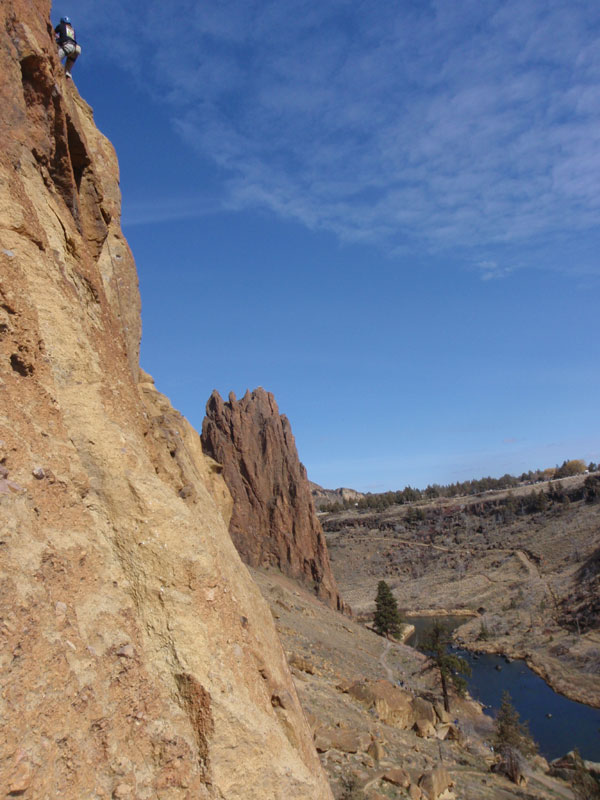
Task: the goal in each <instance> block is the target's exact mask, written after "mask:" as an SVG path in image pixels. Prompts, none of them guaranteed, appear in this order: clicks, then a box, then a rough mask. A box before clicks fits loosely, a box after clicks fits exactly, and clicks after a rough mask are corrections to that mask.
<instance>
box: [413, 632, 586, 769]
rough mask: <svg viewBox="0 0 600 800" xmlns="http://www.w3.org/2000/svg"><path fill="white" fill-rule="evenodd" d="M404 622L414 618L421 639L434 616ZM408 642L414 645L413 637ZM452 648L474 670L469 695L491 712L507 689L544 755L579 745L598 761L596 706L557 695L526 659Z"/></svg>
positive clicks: (566, 750)
mask: <svg viewBox="0 0 600 800" xmlns="http://www.w3.org/2000/svg"><path fill="white" fill-rule="evenodd" d="M441 621H442V622H444V623H446V622H447V623H448V624H450V623H451V624H452V626H453V627H456V626H457V625H460V624H462V623H463V622H464V621H465V618H464V617H462V618H456V617H454V618H453V617H444V618H443V619H442V620H441ZM407 622H410V623H411V624H413V625H415V623H416V622H418V626H417V625H415V627H417V634H418V635H419V636H420V637H421V638H422V636H423V633H424V632H425V630H426V629H427V628H428V627H429V626H431V625H432V624H433V622H434V620H433V619H432V618H431V617H419V618H408V619H407ZM408 644H411V645H412V646H416V644H415V642H414V640H413V641H410V640H409V641H408ZM456 652H457V653H458V655H460V656H461V657H462V658H464V659H465V660H466V661H468V662H469V665H470V667H471V670H472V675H471V677H470V678H468V679H467V682H468V686H469V692H470V694H471V695H472V696H473V697H475V698H476V699H477V700H479V701H480V702H482V703H484V705H486V706H489V707H490V708H489V709H488V712H489V710H490V709H491V713H492V714H493V715H495V712H496V711H497V710H498V708H499V707H500V702H501V700H502V693H503V692H504V691H508V692H509V693H510V696H511V698H512V702H513V705H514V706H515V708H516V709H517V711H518V712H519V715H520V717H521V719H522V720H526V721H528V723H529V729H530V731H531V734H532V735H533V738H534V739H535V740H536V742H537V743H538V744H539V746H540V752H541V754H542V755H543V756H545V757H546V758H548V759H552V758H558V757H559V756H562V755H564V754H565V753H567V752H568V751H569V750H573V748H574V747H577V748H579V752H580V753H581V755H582V756H583V758H585V759H588V760H590V761H600V709H598V708H591V707H590V706H586V705H584V704H583V703H576V702H575V701H573V700H568V699H567V698H566V697H563V696H562V695H560V694H557V693H556V692H554V691H553V690H552V689H551V688H550V687H549V686H548V684H547V683H546V682H545V681H543V680H542V679H541V678H540V677H538V676H537V675H536V674H535V673H534V672H532V671H531V670H530V669H529V667H528V666H527V665H526V664H525V662H524V661H511V662H510V663H507V661H506V659H505V658H504V657H503V656H493V655H485V654H482V655H478V656H477V657H476V658H475V656H474V654H472V653H470V652H468V651H466V650H458V651H456ZM497 667H500V669H497Z"/></svg>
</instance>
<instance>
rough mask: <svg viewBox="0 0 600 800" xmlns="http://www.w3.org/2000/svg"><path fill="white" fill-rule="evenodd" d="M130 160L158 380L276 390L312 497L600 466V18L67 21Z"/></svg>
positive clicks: (340, 2)
mask: <svg viewBox="0 0 600 800" xmlns="http://www.w3.org/2000/svg"><path fill="white" fill-rule="evenodd" d="M65 13H66V14H69V15H70V16H71V17H72V19H73V23H74V25H75V28H76V30H77V33H78V39H79V41H80V43H81V45H82V47H83V54H82V56H81V58H80V59H79V61H78V63H77V65H76V67H75V72H74V76H75V81H76V84H77V86H78V88H79V90H80V91H81V93H82V95H83V96H84V97H85V99H86V100H87V101H88V102H89V103H90V104H91V105H92V107H93V108H94V111H95V117H96V122H97V124H98V126H99V127H100V129H101V130H103V131H104V132H105V133H106V134H107V135H108V136H109V138H110V139H111V140H112V141H113V143H114V144H115V146H116V148H117V152H118V155H119V159H120V164H121V188H122V191H123V227H124V231H125V234H126V236H127V238H128V240H129V242H130V244H131V246H132V249H133V252H134V255H135V257H136V262H137V266H138V272H139V275H140V287H141V292H142V302H143V326H144V337H143V342H142V365H143V366H144V368H145V369H147V370H148V371H149V372H151V373H152V374H153V375H154V377H155V379H156V382H157V385H158V387H159V388H160V389H161V390H162V391H164V392H165V393H166V394H168V395H169V397H170V398H171V400H172V401H173V403H174V405H175V406H176V407H178V408H179V409H180V410H181V411H182V412H183V413H184V414H185V415H186V416H187V417H188V419H190V421H191V422H192V423H193V424H194V425H195V426H196V427H200V426H201V423H202V417H203V414H204V405H205V403H206V400H207V398H208V396H209V394H210V392H211V391H212V389H213V388H216V389H218V390H219V391H220V393H221V394H222V395H224V396H227V394H228V393H229V391H230V390H233V391H235V392H236V394H237V395H238V396H240V395H241V394H243V393H244V391H245V390H246V389H247V388H250V389H253V388H255V387H256V386H263V387H264V388H266V389H268V390H269V391H272V392H273V393H274V395H275V397H276V399H277V402H278V404H279V407H280V410H281V411H282V412H283V413H285V414H287V416H288V417H289V418H290V421H291V423H292V428H293V430H294V433H295V436H296V442H297V445H298V450H299V453H300V457H301V459H302V460H303V462H304V463H305V465H306V467H307V470H308V473H309V477H310V478H311V479H312V480H315V481H316V482H318V483H321V484H322V485H325V486H328V487H331V488H333V487H336V486H341V485H344V486H351V487H354V488H357V489H361V490H369V491H382V490H385V489H396V488H402V487H403V486H404V485H406V484H412V485H416V486H424V485H426V484H427V483H430V482H431V483H433V482H439V483H448V482H451V481H455V480H462V479H466V478H471V477H479V476H481V475H487V474H492V475H500V474H502V473H504V472H506V471H509V472H513V473H519V472H521V471H523V470H525V469H529V468H535V467H545V466H552V465H554V464H556V463H557V462H560V461H562V460H563V459H565V458H579V457H581V458H585V459H587V460H592V459H593V460H595V461H598V460H600V433H599V430H598V424H597V419H598V405H599V404H598V397H599V390H600V372H599V369H598V366H599V363H600V359H599V354H600V353H599V351H600V344H599V341H600V337H599V336H598V305H599V303H598V300H599V295H600V261H599V255H598V253H599V252H600V226H599V220H600V208H599V206H600V124H599V123H600V46H599V45H600V15H599V14H598V6H597V3H595V2H586V1H585V0H568V1H567V0H564V1H563V0H544V2H541V0H539V1H538V0H536V1H534V0H519V2H513V1H512V0H506V1H505V2H482V1H481V0H455V2H448V0H436V1H435V2H426V1H424V0H419V1H418V2H417V1H416V0H414V2H413V0H400V1H399V2H396V3H389V2H385V3H384V2H380V1H379V0H371V1H370V2H368V3H367V2H361V1H360V0H354V1H353V2H347V0H321V2H316V0H277V2H272V1H271V0H262V2H260V3H258V2H254V1H253V0H243V2H242V0H221V2H212V3H196V2H188V1H187V0H176V2H170V3H164V2H162V3H159V2H156V0H145V2H139V1H138V0H132V2H129V3H127V4H123V3H121V2H116V0H104V1H103V2H102V3H97V2H92V0H78V2H77V4H76V5H75V6H74V7H67V6H65V5H61V6H60V7H59V6H58V5H57V4H56V3H55V8H54V15H53V21H54V22H56V21H58V17H59V16H60V15H61V14H65Z"/></svg>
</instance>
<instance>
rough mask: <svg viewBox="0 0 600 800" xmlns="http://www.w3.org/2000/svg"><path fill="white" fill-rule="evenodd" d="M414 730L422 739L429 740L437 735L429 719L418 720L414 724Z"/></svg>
mask: <svg viewBox="0 0 600 800" xmlns="http://www.w3.org/2000/svg"><path fill="white" fill-rule="evenodd" d="M414 730H415V731H416V733H417V736H419V737H420V738H421V739H428V738H429V737H430V736H435V735H436V730H435V728H434V726H433V723H431V722H430V721H429V720H428V719H418V720H417V721H416V722H415V724H414Z"/></svg>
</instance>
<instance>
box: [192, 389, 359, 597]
mask: <svg viewBox="0 0 600 800" xmlns="http://www.w3.org/2000/svg"><path fill="white" fill-rule="evenodd" d="M202 446H203V448H204V451H205V453H207V454H208V455H209V456H211V457H212V458H213V459H215V461H217V462H219V463H220V464H222V465H223V477H224V478H225V482H226V483H227V486H228V487H229V490H230V491H231V494H232V496H233V515H232V518H231V523H230V526H229V530H230V533H231V538H232V539H233V541H234V543H235V546H236V547H237V549H238V552H239V553H240V554H241V556H242V558H243V559H244V561H245V562H246V563H247V564H249V565H250V566H252V567H264V566H277V567H279V568H280V569H281V570H282V572H284V573H285V574H286V575H290V576H291V577H293V578H300V579H301V580H303V581H305V582H306V583H309V584H311V585H313V586H314V588H315V591H316V592H317V594H318V596H319V597H320V598H322V599H323V600H325V601H326V602H328V603H329V604H330V605H332V606H333V607H334V608H337V609H338V610H343V609H344V604H343V602H342V600H341V598H340V595H339V592H338V590H337V586H336V583H335V578H334V577H333V573H332V572H331V567H330V565H329V556H328V554H327V545H326V543H325V537H324V535H323V531H322V529H321V525H320V523H319V521H318V519H317V516H316V513H315V509H314V505H313V501H312V497H311V492H310V485H309V482H308V479H307V477H306V470H305V469H304V467H303V465H302V464H301V463H300V460H299V458H298V451H297V450H296V444H295V441H294V437H293V435H292V430H291V427H290V423H289V421H288V419H287V417H285V416H284V415H280V414H279V409H278V408H277V404H276V402H275V399H274V397H273V395H272V394H270V393H269V392H265V390H264V389H260V388H259V389H256V390H255V391H254V392H252V393H250V392H247V393H246V394H245V396H244V397H243V398H242V399H241V400H239V401H238V400H236V397H235V395H234V394H233V392H232V393H231V394H230V395H229V402H224V401H223V399H222V398H221V396H220V395H219V393H218V392H216V391H215V392H213V393H212V395H211V397H210V399H209V401H208V403H207V405H206V417H205V418H204V423H203V425H202Z"/></svg>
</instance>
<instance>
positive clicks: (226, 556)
mask: <svg viewBox="0 0 600 800" xmlns="http://www.w3.org/2000/svg"><path fill="white" fill-rule="evenodd" d="M49 13H50V3H49V0H20V1H19V0H14V2H12V1H11V0H4V2H3V3H2V5H1V6H0V21H1V23H2V27H1V30H0V73H1V74H2V82H1V83H0V107H1V109H2V111H1V114H0V136H1V140H2V148H1V149H0V518H1V529H0V785H1V786H2V790H3V792H4V794H5V795H6V796H15V797H17V796H19V797H25V798H28V797H29V798H42V797H48V798H49V797H61V798H82V797H86V798H90V800H91V799H92V798H110V797H113V798H156V797H160V798H165V800H166V799H167V798H168V799H169V800H170V799H171V798H211V799H212V798H215V800H216V798H220V799H221V800H223V798H226V799H227V800H236V798H239V799H240V800H241V798H244V800H245V799H246V798H248V797H254V798H257V800H260V799H261V798H263V800H279V799H280V800H283V799H284V798H285V799H286V800H290V798H296V800H308V799H309V798H310V799H311V800H312V799H313V798H315V799H320V798H322V799H323V800H331V793H330V790H329V787H328V785H327V782H326V780H325V778H324V776H323V773H322V771H321V768H320V764H319V761H318V759H317V756H316V753H315V751H314V748H313V744H312V738H311V736H310V733H309V731H308V728H307V726H306V723H305V720H304V717H303V713H302V710H301V708H300V706H299V704H298V700H297V696H296V693H295V690H294V687H293V684H292V681H291V678H290V675H289V671H288V668H287V665H286V663H285V658H284V655H283V652H282V650H281V647H280V644H279V642H278V640H277V637H276V634H275V631H274V628H273V624H272V620H271V616H270V614H269V612H268V610H267V608H266V606H265V604H264V603H263V601H262V599H261V597H260V595H259V593H258V591H257V589H256V587H255V586H254V584H253V583H252V581H251V580H250V578H249V575H248V572H247V570H246V568H245V567H244V565H243V564H242V563H241V561H240V558H239V556H238V554H237V552H236V550H235V548H234V546H233V544H232V542H231V539H230V537H229V534H228V531H227V525H226V522H225V520H227V519H228V516H229V513H230V509H231V500H230V498H229V495H228V492H227V490H226V488H225V486H224V484H223V482H222V478H221V476H220V474H219V470H220V468H219V467H218V466H217V465H216V464H214V462H212V461H211V460H210V459H206V458H205V457H204V456H203V454H202V452H201V446H200V441H199V437H198V435H197V434H196V432H195V431H193V430H192V429H191V428H190V426H189V425H188V424H187V423H186V421H185V420H184V419H183V418H182V417H181V415H179V414H178V413H177V412H176V411H175V410H174V409H172V407H171V406H170V404H169V402H168V400H166V398H164V397H162V395H160V394H159V393H158V392H157V391H156V389H155V387H154V386H153V383H152V380H151V379H150V378H149V376H147V375H145V374H143V373H142V374H141V376H140V374H139V370H138V345H139V337H140V318H139V298H138V291H137V278H136V272H135V267H134V263H133V260H132V258H131V254H130V252H129V249H128V247H127V243H126V242H125V240H124V238H123V235H122V233H121V230H120V226H119V211H120V209H119V205H120V196H119V189H118V171H117V163H116V158H115V154H114V152H113V149H112V147H111V145H110V144H109V143H108V142H107V141H106V139H104V137H103V136H102V135H101V134H100V133H99V132H98V131H97V129H96V128H95V126H94V122H93V117H92V112H91V109H90V108H89V106H88V105H87V104H86V103H85V102H84V101H83V100H82V99H81V98H80V96H79V95H78V93H77V90H76V88H75V87H74V86H73V85H72V84H68V83H67V82H66V81H65V79H64V77H63V74H62V69H61V68H60V66H59V64H58V61H57V58H56V54H55V52H54V43H53V38H52V32H51V26H50V22H49Z"/></svg>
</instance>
